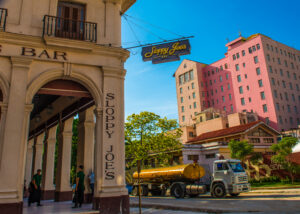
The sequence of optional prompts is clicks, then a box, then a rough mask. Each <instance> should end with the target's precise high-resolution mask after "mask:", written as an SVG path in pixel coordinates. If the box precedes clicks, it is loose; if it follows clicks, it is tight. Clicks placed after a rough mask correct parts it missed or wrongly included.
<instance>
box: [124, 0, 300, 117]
mask: <svg viewBox="0 0 300 214" xmlns="http://www.w3.org/2000/svg"><path fill="white" fill-rule="evenodd" d="M126 14H127V15H129V16H132V17H134V18H135V19H129V18H128V20H132V21H129V23H130V26H131V27H132V29H133V30H134V32H135V34H136V37H137V38H138V39H139V40H140V41H141V42H142V44H145V43H151V42H155V41H160V39H159V38H158V37H156V36H154V35H153V33H154V34H156V35H158V36H159V37H161V38H163V39H173V38H177V36H176V35H174V34H170V33H168V32H167V31H163V30H161V29H159V28H155V27H153V26H152V25H154V26H159V27H161V28H164V29H167V30H169V31H172V32H174V33H177V34H179V35H184V36H190V35H193V36H195V38H193V39H191V40H190V43H191V54H190V55H186V56H181V60H180V61H176V62H170V63H163V64H156V65H153V64H152V63H151V62H143V61H142V58H141V48H138V49H131V56H130V58H129V59H128V61H127V62H126V64H125V68H126V69H127V75H126V80H125V116H126V117H127V116H128V115H130V114H132V113H139V112H141V111H151V112H154V113H156V114H159V115H160V116H166V117H168V118H173V119H178V118H177V117H178V116H177V101H176V88H175V79H174V78H173V76H172V75H173V73H174V72H175V70H176V68H177V67H178V66H179V65H180V63H181V61H182V60H183V59H191V60H195V61H200V62H203V63H208V64H209V63H212V62H214V61H217V60H218V59H220V58H222V57H224V53H225V52H226V47H225V44H226V43H227V39H229V40H230V41H231V40H234V39H236V38H237V37H238V35H239V32H241V33H242V35H243V36H245V37H248V36H250V35H252V34H255V33H262V34H265V35H267V36H269V37H271V38H272V39H274V40H276V41H279V42H282V43H284V44H286V45H289V46H292V47H294V48H296V49H298V50H300V1H299V0H285V1H282V0H251V1H241V0H137V2H136V4H134V5H133V6H132V7H131V8H130V9H129V10H128V11H127V12H126ZM141 20H142V21H145V22H147V23H150V24H146V23H144V22H141ZM145 29H146V30H145ZM149 32H151V33H149ZM122 42H123V47H129V46H133V45H137V40H136V38H135V35H134V34H133V33H132V31H131V28H130V27H129V25H128V22H127V21H126V20H125V19H124V18H122Z"/></svg>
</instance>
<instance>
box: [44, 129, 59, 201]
mask: <svg viewBox="0 0 300 214" xmlns="http://www.w3.org/2000/svg"><path fill="white" fill-rule="evenodd" d="M56 129H57V125H56V126H54V127H52V128H50V129H49V130H48V133H47V138H46V139H45V144H44V145H45V147H44V148H45V149H44V158H43V173H42V175H43V177H42V199H43V200H51V199H54V196H55V188H54V185H53V178H54V156H55V145H56Z"/></svg>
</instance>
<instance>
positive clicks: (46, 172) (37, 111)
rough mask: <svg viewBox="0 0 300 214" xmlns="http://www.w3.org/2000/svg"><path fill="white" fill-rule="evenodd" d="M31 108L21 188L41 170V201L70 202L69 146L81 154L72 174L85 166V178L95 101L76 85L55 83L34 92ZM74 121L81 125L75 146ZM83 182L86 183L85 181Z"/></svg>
mask: <svg viewBox="0 0 300 214" xmlns="http://www.w3.org/2000/svg"><path fill="white" fill-rule="evenodd" d="M29 92H30V90H29ZM32 104H33V109H32V111H31V114H30V119H29V120H30V123H29V128H28V130H29V134H28V136H29V137H28V147H27V156H26V166H25V180H26V184H25V185H26V186H28V184H29V181H30V180H31V179H32V176H33V175H34V174H35V173H36V171H37V169H42V172H43V173H42V174H43V176H42V178H43V179H42V199H54V200H55V201H67V200H71V199H72V189H71V182H72V179H71V174H72V175H73V176H74V169H73V171H72V173H71V165H73V166H74V163H73V164H71V163H72V162H71V161H72V155H71V154H72V146H73V147H74V145H73V144H75V146H77V145H78V148H80V149H81V150H83V151H81V152H78V153H77V163H75V170H76V165H85V168H84V172H85V174H88V173H89V172H90V171H93V170H94V169H93V168H94V167H93V162H94V161H93V158H94V157H93V151H94V126H95V120H94V112H93V108H95V99H94V98H93V97H92V94H91V93H90V92H89V90H88V89H86V87H85V86H83V85H82V84H80V83H78V82H77V81H74V80H65V79H55V80H51V81H49V82H47V83H45V84H44V85H42V86H41V87H40V88H39V89H38V90H37V91H36V93H35V94H34V96H33V98H32ZM78 115H79V116H78ZM74 117H77V118H76V119H75V120H79V124H81V125H82V127H80V129H78V135H76V139H75V143H74V136H73V132H74V127H73V123H74ZM76 125H77V122H76ZM85 126H88V128H87V127H85ZM76 131H77V130H76ZM87 132H88V133H87ZM73 149H74V148H73ZM73 153H74V152H73ZM87 153H89V154H87ZM75 155H76V154H75ZM75 159H76V158H75ZM73 162H74V160H73ZM55 163H56V164H55ZM54 169H56V170H54ZM55 172H56V173H55ZM54 176H55V179H53V178H54ZM85 180H86V181H87V178H86V179H85ZM53 181H54V182H53ZM54 183H55V188H54ZM85 183H86V185H87V184H88V182H85ZM90 192H91V190H90V189H89V188H88V187H87V188H86V196H89V197H88V199H89V201H91V197H90Z"/></svg>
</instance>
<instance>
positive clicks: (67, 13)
mask: <svg viewBox="0 0 300 214" xmlns="http://www.w3.org/2000/svg"><path fill="white" fill-rule="evenodd" d="M84 21H85V6H84V5H82V4H74V3H67V2H58V8H57V21H56V36H58V37H64V38H70V39H80V40H84V39H85V34H84V30H85V29H84V28H85V27H84Z"/></svg>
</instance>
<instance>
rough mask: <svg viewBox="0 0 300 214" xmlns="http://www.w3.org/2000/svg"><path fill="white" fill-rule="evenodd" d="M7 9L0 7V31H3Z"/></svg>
mask: <svg viewBox="0 0 300 214" xmlns="http://www.w3.org/2000/svg"><path fill="white" fill-rule="evenodd" d="M6 17H7V9H5V8H0V31H5V27H6Z"/></svg>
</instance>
